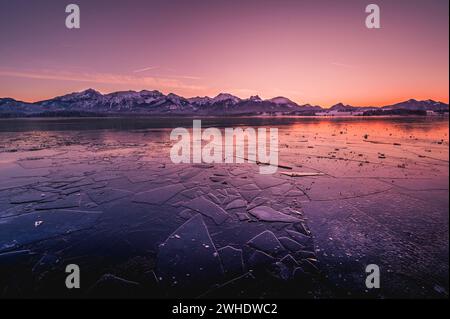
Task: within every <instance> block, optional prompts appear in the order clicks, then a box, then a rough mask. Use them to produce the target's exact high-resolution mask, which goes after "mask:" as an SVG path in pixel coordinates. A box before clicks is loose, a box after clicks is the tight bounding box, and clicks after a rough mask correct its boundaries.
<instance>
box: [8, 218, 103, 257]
mask: <svg viewBox="0 0 450 319" xmlns="http://www.w3.org/2000/svg"><path fill="white" fill-rule="evenodd" d="M100 213H101V212H92V211H77V210H59V211H46V212H36V213H29V214H24V215H20V216H16V217H7V218H1V219H0V252H2V251H6V250H12V249H15V248H17V247H20V246H23V245H27V244H30V243H33V242H36V241H40V240H44V239H48V238H52V237H55V236H61V235H66V234H69V233H72V232H75V231H78V230H82V229H87V228H89V227H91V226H93V225H94V224H95V222H96V221H97V219H98V217H99V214H100Z"/></svg>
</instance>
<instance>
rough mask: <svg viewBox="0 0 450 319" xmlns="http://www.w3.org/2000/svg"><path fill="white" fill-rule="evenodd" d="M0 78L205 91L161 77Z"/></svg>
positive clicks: (29, 74)
mask: <svg viewBox="0 0 450 319" xmlns="http://www.w3.org/2000/svg"><path fill="white" fill-rule="evenodd" d="M0 76H9V77H17V78H27V79H37V80H58V81H71V82H88V83H101V84H121V85H128V86H143V87H150V88H168V89H183V90H186V89H187V90H205V89H206V88H205V87H203V86H198V85H190V84H186V83H183V82H182V81H180V80H178V79H173V78H163V77H148V76H147V77H138V76H131V75H121V74H110V73H70V72H49V71H11V70H0Z"/></svg>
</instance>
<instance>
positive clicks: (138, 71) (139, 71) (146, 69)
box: [133, 66, 159, 73]
mask: <svg viewBox="0 0 450 319" xmlns="http://www.w3.org/2000/svg"><path fill="white" fill-rule="evenodd" d="M158 68H159V67H158V66H147V67H145V68H142V69H137V70H134V71H133V73H141V72H145V71H150V70H155V69H158Z"/></svg>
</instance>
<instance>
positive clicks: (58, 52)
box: [0, 0, 449, 106]
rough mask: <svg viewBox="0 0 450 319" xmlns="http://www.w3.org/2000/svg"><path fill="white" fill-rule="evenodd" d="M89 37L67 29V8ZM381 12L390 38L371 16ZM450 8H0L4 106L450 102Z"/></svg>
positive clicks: (82, 0) (421, 0) (221, 4)
mask: <svg viewBox="0 0 450 319" xmlns="http://www.w3.org/2000/svg"><path fill="white" fill-rule="evenodd" d="M69 3H76V4H78V5H79V6H80V8H81V29H79V30H69V29H67V28H66V27H65V24H64V21H65V18H66V15H67V14H66V13H65V12H64V10H65V6H66V5H67V4H69ZM370 3H376V4H378V5H379V6H380V8H381V26H382V28H381V29H378V30H374V29H371V30H369V29H367V28H366V27H365V23H364V21H365V18H366V15H367V14H366V13H365V7H366V5H367V4H370ZM448 6H449V1H448V0H395V1H379V0H370V1H369V0H367V1H362V0H343V1H324V0H319V1H300V0H291V1H288V0H269V1H265V0H239V1H236V0H223V1H222V0H214V1H211V0H210V1H206V0H205V1H200V0H189V1H188V0H164V1H162V0H160V1H159V0H157V1H153V0H146V1H139V0H128V1H112V0H109V1H107V0H71V1H60V0H59V1H57V0H54V1H50V0H49V1H44V0H36V1H30V0H28V1H25V0H14V1H10V0H0V43H1V45H0V97H5V96H9V97H13V98H16V99H21V100H26V101H35V100H40V99H45V98H49V97H53V96H55V95H62V94H65V93H68V92H73V91H78V90H82V89H86V88H89V87H93V88H95V89H97V90H99V91H101V92H104V93H107V92H111V91H116V90H128V89H132V90H141V89H158V90H160V91H162V92H164V93H169V92H174V93H176V94H180V95H183V96H186V97H190V96H203V95H210V96H211V95H216V94H218V93H219V92H230V93H233V94H236V95H238V96H240V97H248V96H250V95H255V94H258V95H260V96H261V97H263V98H270V97H274V96H280V95H282V96H286V97H289V98H291V99H292V100H294V101H296V102H298V103H311V104H320V105H323V106H329V105H331V104H334V103H336V102H343V103H348V104H353V105H381V104H389V103H393V102H398V101H400V100H404V99H409V98H416V99H428V98H431V99H436V100H441V101H444V102H447V103H448V85H449V80H448V79H449V62H448V55H449V45H448V36H449V29H448V24H449V16H448V10H449V8H448Z"/></svg>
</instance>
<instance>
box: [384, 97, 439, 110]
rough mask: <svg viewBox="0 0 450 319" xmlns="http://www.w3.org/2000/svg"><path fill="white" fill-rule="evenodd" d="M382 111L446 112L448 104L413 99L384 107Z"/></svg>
mask: <svg viewBox="0 0 450 319" xmlns="http://www.w3.org/2000/svg"><path fill="white" fill-rule="evenodd" d="M383 109H389V110H395V109H405V110H414V111H445V110H447V111H448V104H445V103H442V102H436V101H433V100H425V101H417V100H414V99H411V100H408V101H405V102H400V103H396V104H393V105H387V106H384V107H383Z"/></svg>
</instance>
